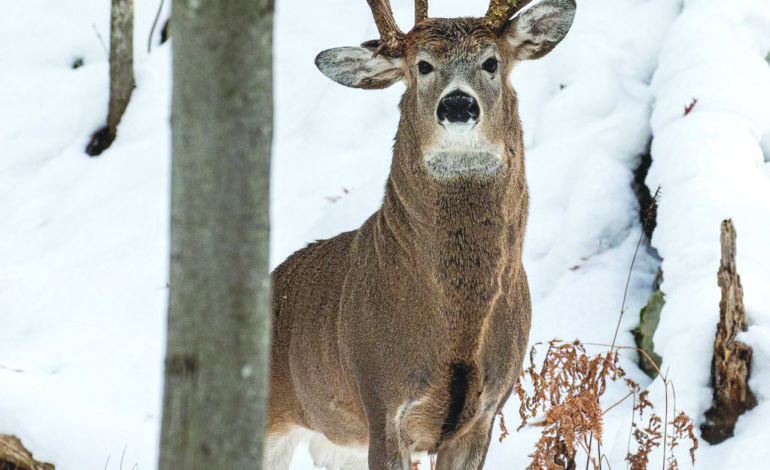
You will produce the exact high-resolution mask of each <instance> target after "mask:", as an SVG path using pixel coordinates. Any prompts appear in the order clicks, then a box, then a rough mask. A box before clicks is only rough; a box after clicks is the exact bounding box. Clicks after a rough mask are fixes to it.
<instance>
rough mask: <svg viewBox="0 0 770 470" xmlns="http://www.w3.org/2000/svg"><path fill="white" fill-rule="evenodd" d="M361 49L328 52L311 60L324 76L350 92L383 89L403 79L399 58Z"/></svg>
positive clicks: (338, 49)
mask: <svg viewBox="0 0 770 470" xmlns="http://www.w3.org/2000/svg"><path fill="white" fill-rule="evenodd" d="M373 55H374V53H373V51H372V49H367V48H364V47H338V48H336V49H328V50H325V51H323V52H321V53H320V54H318V56H317V57H316V58H315V65H316V67H318V69H319V70H320V71H321V72H323V74H324V75H326V76H327V77H329V78H331V79H332V80H334V81H335V82H337V83H341V84H343V85H345V86H349V87H352V88H366V89H379V88H387V87H389V86H391V85H393V84H394V83H396V82H397V81H399V80H401V79H402V78H404V71H403V69H402V68H401V64H402V60H401V59H400V58H392V57H387V56H385V55H382V54H380V55H378V56H377V57H373Z"/></svg>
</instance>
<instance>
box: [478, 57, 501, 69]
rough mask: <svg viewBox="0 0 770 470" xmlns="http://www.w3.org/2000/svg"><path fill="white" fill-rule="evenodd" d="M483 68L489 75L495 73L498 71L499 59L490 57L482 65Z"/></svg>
mask: <svg viewBox="0 0 770 470" xmlns="http://www.w3.org/2000/svg"><path fill="white" fill-rule="evenodd" d="M481 68H482V69H484V70H486V71H487V72H489V73H495V72H496V71H497V59H495V58H494V57H490V58H489V59H487V60H485V61H484V63H483V64H481Z"/></svg>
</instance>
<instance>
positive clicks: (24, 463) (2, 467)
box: [0, 434, 54, 470]
mask: <svg viewBox="0 0 770 470" xmlns="http://www.w3.org/2000/svg"><path fill="white" fill-rule="evenodd" d="M0 470H54V466H53V465H51V464H50V463H43V462H38V461H37V460H35V459H34V458H32V453H31V452H30V451H28V450H27V449H26V448H25V447H24V446H23V445H22V443H21V441H20V440H19V438H18V437H16V436H9V435H7V434H0Z"/></svg>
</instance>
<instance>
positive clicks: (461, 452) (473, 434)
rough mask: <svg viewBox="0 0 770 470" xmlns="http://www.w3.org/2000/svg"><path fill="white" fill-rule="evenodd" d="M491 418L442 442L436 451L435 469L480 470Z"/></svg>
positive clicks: (484, 456)
mask: <svg viewBox="0 0 770 470" xmlns="http://www.w3.org/2000/svg"><path fill="white" fill-rule="evenodd" d="M493 423H494V419H492V420H486V419H485V420H482V421H481V422H480V423H479V424H477V425H476V426H474V427H473V429H471V430H470V431H468V432H467V433H466V434H464V435H462V436H460V437H459V438H457V439H452V440H450V441H447V442H444V443H443V444H442V445H441V447H440V448H439V451H438V459H437V460H436V470H481V467H482V466H483V465H484V460H485V459H486V457H487V449H488V448H489V439H490V436H491V435H492V424H493Z"/></svg>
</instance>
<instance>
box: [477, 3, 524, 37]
mask: <svg viewBox="0 0 770 470" xmlns="http://www.w3.org/2000/svg"><path fill="white" fill-rule="evenodd" d="M531 1H532V0H490V2H489V9H488V10H487V14H486V15H485V16H484V17H485V18H486V20H487V24H488V25H489V27H490V28H492V29H493V30H495V31H497V30H499V29H500V28H502V27H503V25H504V24H505V22H506V21H508V20H509V19H511V17H513V15H515V14H516V13H517V12H518V11H519V10H521V9H522V8H524V7H525V6H527V4H528V3H530V2H531Z"/></svg>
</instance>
